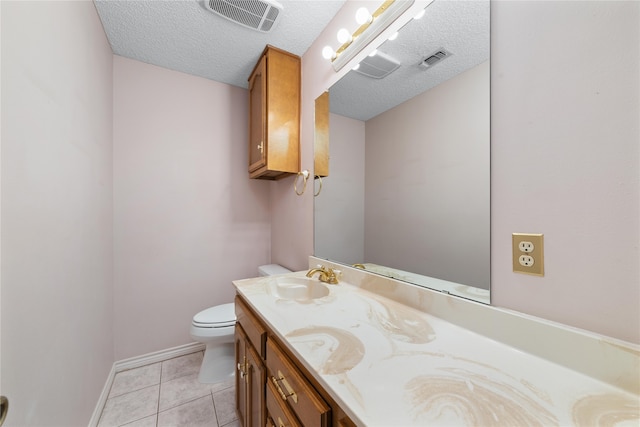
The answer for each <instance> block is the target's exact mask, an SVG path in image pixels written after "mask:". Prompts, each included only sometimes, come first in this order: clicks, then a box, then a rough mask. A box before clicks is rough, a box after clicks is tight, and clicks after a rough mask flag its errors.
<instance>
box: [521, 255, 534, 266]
mask: <svg viewBox="0 0 640 427" xmlns="http://www.w3.org/2000/svg"><path fill="white" fill-rule="evenodd" d="M518 262H519V263H520V265H521V266H523V267H532V266H533V264H534V263H535V261H534V260H533V257H532V256H529V255H520V258H518Z"/></svg>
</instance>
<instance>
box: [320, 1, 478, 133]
mask: <svg viewBox="0 0 640 427" xmlns="http://www.w3.org/2000/svg"><path fill="white" fill-rule="evenodd" d="M489 9H490V6H489V0H472V1H452V0H435V1H434V2H433V3H431V4H430V5H429V6H428V7H427V11H426V14H425V16H424V17H423V18H422V19H419V20H411V21H409V22H408V23H407V24H406V25H405V26H404V27H403V28H402V30H401V31H400V35H399V37H398V38H397V39H396V40H394V41H387V42H385V43H384V44H383V45H382V46H381V47H380V48H379V49H378V50H379V51H382V52H384V53H386V54H388V55H390V56H392V57H394V58H395V59H397V60H398V61H399V62H400V63H401V64H402V65H401V66H400V68H398V69H397V70H396V71H394V72H393V73H391V74H390V75H388V76H387V77H385V78H383V79H372V78H370V77H366V76H363V75H362V74H360V73H357V72H355V71H350V72H349V73H348V74H347V75H345V76H344V77H343V78H342V79H341V80H340V81H339V82H337V83H336V84H334V85H333V86H332V87H331V89H330V91H329V94H330V103H331V111H332V112H333V113H336V114H340V115H343V116H347V117H351V118H354V119H358V120H368V119H370V118H372V117H375V116H377V115H378V114H380V113H382V112H384V111H386V110H388V109H389V108H393V107H395V106H397V105H399V104H401V103H402V102H404V101H406V100H408V99H410V98H413V97H414V96H416V95H418V94H420V93H422V92H424V91H426V90H428V89H431V88H432V87H434V86H436V85H438V84H440V83H442V82H444V81H446V80H448V79H450V78H452V77H455V76H456V75H458V74H460V73H461V72H463V71H466V70H468V69H470V68H472V67H475V66H476V65H479V64H481V63H482V62H484V61H486V60H488V59H489V51H490V46H489V15H490V14H489ZM440 48H444V49H445V50H447V51H449V52H451V53H452V54H453V55H452V56H450V57H448V58H446V59H445V60H443V61H442V62H440V63H438V64H436V65H434V66H433V67H431V68H429V69H425V68H424V67H422V66H420V65H418V64H420V62H421V61H422V59H423V58H424V57H426V56H427V55H430V54H432V53H433V52H434V51H436V50H437V49H440Z"/></svg>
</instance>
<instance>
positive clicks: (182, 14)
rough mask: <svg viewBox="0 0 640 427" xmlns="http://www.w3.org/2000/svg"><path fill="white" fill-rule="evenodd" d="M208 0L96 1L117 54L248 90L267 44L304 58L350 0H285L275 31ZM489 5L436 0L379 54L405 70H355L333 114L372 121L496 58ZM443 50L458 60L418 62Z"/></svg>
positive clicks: (337, 88)
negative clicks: (225, 13) (209, 5)
mask: <svg viewBox="0 0 640 427" xmlns="http://www.w3.org/2000/svg"><path fill="white" fill-rule="evenodd" d="M202 1H203V0H95V4H96V8H97V10H98V14H99V15H100V19H101V20H102V23H103V26H104V29H105V32H106V34H107V37H108V39H109V42H110V43H111V47H112V49H113V52H114V53H115V54H117V55H121V56H125V57H128V58H133V59H136V60H139V61H143V62H146V63H150V64H154V65H158V66H161V67H165V68H169V69H172V70H177V71H182V72H185V73H188V74H193V75H196V76H201V77H205V78H208V79H211V80H215V81H219V82H222V83H227V84H231V85H234V86H239V87H243V88H246V87H247V78H248V77H249V73H250V72H251V70H252V69H253V66H254V65H255V63H256V62H257V60H258V58H259V57H260V54H261V53H262V51H263V49H264V47H265V45H267V44H271V45H274V46H276V47H279V48H281V49H284V50H287V51H289V52H292V53H294V54H297V55H300V56H302V55H303V54H304V53H305V52H306V50H307V49H308V47H309V46H310V45H311V44H312V43H313V41H314V40H315V39H316V38H317V36H318V35H319V34H320V33H321V32H322V30H323V29H324V27H325V26H326V25H327V23H328V22H329V21H331V19H332V18H333V17H334V16H335V14H336V13H337V12H338V10H339V9H340V8H341V7H342V6H343V4H344V2H345V0H288V1H287V0H279V2H280V3H281V4H282V5H283V7H284V9H283V16H282V18H281V20H280V22H279V23H278V25H277V26H276V27H275V28H274V30H273V31H272V32H270V33H261V32H259V31H255V30H251V29H248V28H245V27H243V26H241V25H238V24H235V23H233V22H230V21H228V20H226V19H224V18H222V17H220V16H218V15H215V14H214V13H212V12H209V11H208V10H206V9H205V7H204V5H203V3H202ZM489 8H490V6H489V0H469V1H461V0H435V1H434V2H433V3H431V5H430V6H428V7H427V13H426V15H425V16H424V17H423V18H422V19H420V20H415V21H414V20H412V21H410V22H409V23H407V24H406V25H405V27H404V28H403V29H402V30H401V32H400V36H399V37H398V39H397V40H395V41H388V42H386V43H385V44H384V45H383V46H382V47H380V50H381V51H383V52H385V53H387V54H389V55H391V56H392V57H394V58H395V59H397V60H398V61H399V62H400V63H401V64H402V65H401V66H400V68H399V69H398V70H396V71H395V72H393V73H391V74H390V75H389V76H387V77H385V78H384V79H372V78H369V77H365V76H363V75H361V74H358V73H356V72H353V71H351V72H349V73H348V74H347V75H346V76H345V77H343V78H342V80H340V81H339V82H338V83H336V84H335V85H334V86H333V87H332V88H331V90H330V94H331V97H330V99H331V111H332V112H334V113H337V114H341V115H344V116H347V117H352V118H355V119H359V120H368V119H370V118H372V117H375V116H376V115H378V114H380V113H381V112H383V111H386V110H387V109H389V108H392V107H395V106H396V105H398V104H400V103H402V102H404V101H406V100H407V99H410V98H412V97H414V96H415V95H417V94H419V93H422V92H424V91H425V90H428V89H430V88H432V87H434V86H436V85H438V84H440V83H442V82H443V81H446V80H448V79H450V78H452V77H454V76H456V75H457V74H459V73H461V72H463V71H465V70H467V69H469V68H472V67H474V66H476V65H478V64H480V63H482V62H484V61H486V60H487V59H489ZM440 48H444V49H446V50H448V51H449V52H451V53H452V54H453V55H452V56H451V57H449V58H447V59H446V60H444V61H443V62H441V63H439V64H437V65H435V66H433V67H432V68H430V69H428V70H425V69H423V68H422V67H420V66H418V65H417V64H418V63H420V62H421V60H422V59H423V58H424V57H425V56H426V55H428V54H431V53H433V52H434V51H435V50H437V49H440Z"/></svg>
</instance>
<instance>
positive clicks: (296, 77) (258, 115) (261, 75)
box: [249, 46, 301, 180]
mask: <svg viewBox="0 0 640 427" xmlns="http://www.w3.org/2000/svg"><path fill="white" fill-rule="evenodd" d="M300 81H301V73H300V57H298V56H296V55H293V54H291V53H289V52H286V51H283V50H281V49H278V48H275V47H273V46H267V47H266V48H265V50H264V52H263V53H262V56H261V57H260V60H259V61H258V63H257V64H256V66H255V68H254V69H253V71H252V73H251V75H250V77H249V177H250V178H260V179H272V180H273V179H280V178H283V177H285V176H288V175H291V174H295V173H298V172H299V171H300Z"/></svg>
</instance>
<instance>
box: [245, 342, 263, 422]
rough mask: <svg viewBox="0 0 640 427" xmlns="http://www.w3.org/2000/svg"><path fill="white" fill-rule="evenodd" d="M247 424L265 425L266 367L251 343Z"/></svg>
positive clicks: (248, 352)
mask: <svg viewBox="0 0 640 427" xmlns="http://www.w3.org/2000/svg"><path fill="white" fill-rule="evenodd" d="M247 377H248V380H247V386H248V390H247V400H248V402H247V413H248V415H249V420H248V421H249V423H248V424H246V425H247V426H251V427H263V426H264V425H265V417H266V411H265V383H266V378H267V375H266V369H265V366H264V363H263V362H262V359H261V358H260V356H259V355H258V353H257V352H256V350H255V349H254V348H253V346H251V345H247Z"/></svg>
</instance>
